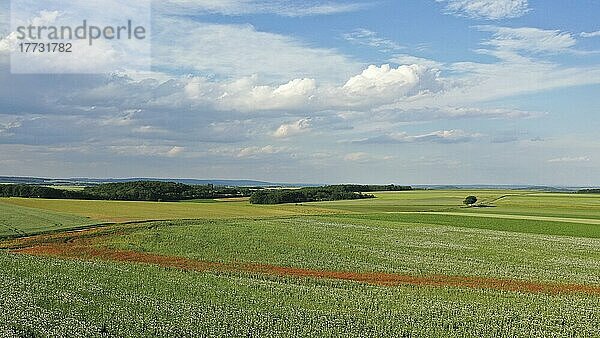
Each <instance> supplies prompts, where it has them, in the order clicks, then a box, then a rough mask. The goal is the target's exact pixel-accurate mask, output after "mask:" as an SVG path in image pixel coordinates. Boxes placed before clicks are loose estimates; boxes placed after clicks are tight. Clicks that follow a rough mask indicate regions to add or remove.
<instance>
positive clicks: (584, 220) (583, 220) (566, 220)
mask: <svg viewBox="0 0 600 338" xmlns="http://www.w3.org/2000/svg"><path fill="white" fill-rule="evenodd" d="M386 214H407V215H411V214H412V215H416V214H427V215H447V216H467V217H486V218H503V219H516V220H533V221H548V222H564V223H580V224H597V225H600V219H591V218H570V217H549V216H529V215H511V214H489V213H470V212H446V211H389V212H386Z"/></svg>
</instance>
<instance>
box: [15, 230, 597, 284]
mask: <svg viewBox="0 0 600 338" xmlns="http://www.w3.org/2000/svg"><path fill="white" fill-rule="evenodd" d="M91 242H92V240H91V239H90V238H79V239H77V240H74V239H72V238H71V239H70V240H69V241H67V242H62V243H57V242H55V243H47V244H41V245H35V246H31V247H27V248H20V249H13V250H12V252H16V253H21V254H29V255H39V256H55V257H64V258H73V259H84V260H89V259H100V260H107V261H119V262H135V263H144V264H153V265H158V266H162V267H169V268H177V269H183V270H190V271H204V272H206V271H210V272H233V273H239V272H246V273H257V274H264V275H270V276H280V277H297V278H317V279H334V280H345V281H354V282H360V283H367V284H372V285H379V286H400V285H415V286H432V287H458V288H472V289H493V290H503V291H514V292H527V293H545V294H570V293H585V294H592V295H600V286H598V285H583V284H558V283H535V282H529V281H521V280H508V279H494V278H484V277H460V276H443V275H432V276H413V275H403V274H392V273H376V272H348V271H322V270H311V269H300V268H293V267H285V266H275V265H269V264H250V263H218V262H207V261H201V260H194V259H189V258H183V257H173V256H162V255H157V254H152V253H144V252H135V251H123V250H111V249H108V248H101V247H94V246H93V244H92V243H91Z"/></svg>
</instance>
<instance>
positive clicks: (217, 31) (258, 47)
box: [153, 18, 362, 82]
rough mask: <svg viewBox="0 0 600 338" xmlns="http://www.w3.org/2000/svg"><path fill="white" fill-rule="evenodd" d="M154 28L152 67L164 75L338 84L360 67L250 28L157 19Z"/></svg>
mask: <svg viewBox="0 0 600 338" xmlns="http://www.w3.org/2000/svg"><path fill="white" fill-rule="evenodd" d="M153 29H154V31H155V32H156V34H155V35H154V39H153V56H154V59H153V62H154V66H156V68H157V69H160V70H161V71H164V72H181V71H183V72H186V73H200V74H213V75H216V76H217V77H218V78H220V79H223V78H225V79H239V78H243V77H250V76H255V75H257V76H258V77H259V78H260V79H264V80H266V81H269V82H282V81H289V80H290V79H302V78H318V79H319V81H325V82H338V81H341V80H343V79H344V78H347V77H348V76H350V75H351V74H353V73H355V72H357V71H358V70H360V68H362V64H361V63H359V62H356V61H353V60H352V59H350V58H349V57H347V56H345V55H343V54H342V53H340V52H338V51H336V50H333V49H325V48H315V47H312V46H310V45H308V44H307V43H305V42H303V41H301V40H298V39H295V38H292V37H289V36H285V35H280V34H275V33H269V32H262V31H258V30H256V29H255V28H254V27H253V26H252V25H226V24H212V23H204V22H197V21H193V20H189V19H185V18H178V19H172V18H159V19H157V20H156V22H155V25H154V28H153Z"/></svg>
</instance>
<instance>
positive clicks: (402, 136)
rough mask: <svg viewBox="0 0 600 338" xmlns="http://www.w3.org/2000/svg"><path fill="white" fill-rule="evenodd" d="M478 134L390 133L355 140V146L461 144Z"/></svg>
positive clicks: (455, 131)
mask: <svg viewBox="0 0 600 338" xmlns="http://www.w3.org/2000/svg"><path fill="white" fill-rule="evenodd" d="M482 136H483V135H482V134H479V133H467V132H465V131H463V130H455V129H453V130H439V131H434V132H431V133H427V134H420V135H409V134H408V133H405V132H402V133H392V134H384V135H380V136H373V137H369V138H365V139H362V140H356V141H353V142H352V143H355V144H398V143H416V142H430V143H463V142H469V141H471V140H473V139H476V138H480V137H482Z"/></svg>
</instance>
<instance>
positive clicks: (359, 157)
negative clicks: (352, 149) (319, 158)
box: [344, 152, 370, 162]
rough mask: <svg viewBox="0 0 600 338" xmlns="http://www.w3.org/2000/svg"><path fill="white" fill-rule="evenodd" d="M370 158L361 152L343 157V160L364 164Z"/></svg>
mask: <svg viewBox="0 0 600 338" xmlns="http://www.w3.org/2000/svg"><path fill="white" fill-rule="evenodd" d="M369 158H370V156H369V154H367V153H363V152H357V153H350V154H347V155H346V156H344V160H346V161H350V162H365V161H368V160H369Z"/></svg>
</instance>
